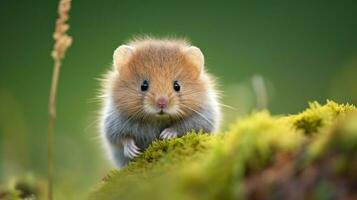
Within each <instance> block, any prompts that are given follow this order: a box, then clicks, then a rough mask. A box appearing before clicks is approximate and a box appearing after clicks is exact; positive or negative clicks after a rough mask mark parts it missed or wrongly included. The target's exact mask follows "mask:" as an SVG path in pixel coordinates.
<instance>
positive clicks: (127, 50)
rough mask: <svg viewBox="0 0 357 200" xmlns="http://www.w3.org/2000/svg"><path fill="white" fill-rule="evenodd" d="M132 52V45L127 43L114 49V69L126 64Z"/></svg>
mask: <svg viewBox="0 0 357 200" xmlns="http://www.w3.org/2000/svg"><path fill="white" fill-rule="evenodd" d="M133 53H134V47H132V46H129V45H121V46H119V47H118V48H117V49H115V51H114V54H113V64H114V67H115V68H116V69H119V68H120V67H121V66H122V65H124V64H126V63H127V62H128V61H129V59H130V57H131V55H132V54H133Z"/></svg>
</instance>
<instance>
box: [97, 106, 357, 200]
mask: <svg viewBox="0 0 357 200" xmlns="http://www.w3.org/2000/svg"><path fill="white" fill-rule="evenodd" d="M356 112H357V111H356V108H355V107H354V106H352V105H340V104H336V103H334V102H332V101H328V102H327V104H326V105H320V104H318V103H316V102H315V103H311V104H310V107H309V108H308V109H307V110H305V111H304V112H302V113H300V114H297V115H291V116H287V117H284V116H277V117H274V116H271V115H270V114H269V113H268V112H266V111H264V112H260V113H254V114H252V115H250V116H248V117H246V118H243V119H239V120H237V122H236V123H233V124H232V125H231V126H230V128H229V130H228V131H227V132H225V133H222V134H218V135H208V134H204V133H198V134H196V133H189V134H187V135H185V136H183V137H182V138H176V139H173V140H169V141H159V140H158V141H155V142H154V143H153V144H152V145H151V146H150V147H149V148H148V149H147V150H146V151H145V152H144V153H143V154H142V155H141V156H140V157H138V158H137V159H136V160H134V161H133V162H132V163H131V164H129V165H128V166H127V167H125V168H123V169H122V170H120V171H118V170H114V171H112V172H111V173H110V174H109V175H108V176H107V177H105V178H104V179H103V182H102V183H101V184H99V185H98V187H97V188H96V189H95V191H94V192H93V194H92V196H91V198H92V199H109V200H110V199H143V198H145V199H151V198H155V199H241V198H253V197H257V195H258V197H259V195H265V196H272V197H273V196H276V195H279V194H285V193H286V195H287V196H285V197H289V195H291V194H290V193H288V191H290V190H289V189H286V188H285V189H283V188H284V187H286V185H289V184H290V185H291V184H302V185H303V184H306V181H308V180H309V179H308V178H309V177H310V179H314V178H316V177H320V178H316V181H314V184H315V186H316V188H317V189H316V191H312V194H306V196H305V197H319V198H320V197H321V198H323V194H324V191H325V190H326V189H328V190H332V191H331V193H329V194H328V196H331V195H335V193H336V191H337V190H339V186H338V185H337V186H336V185H335V184H334V182H333V181H334V180H335V179H333V178H331V177H336V176H338V177H342V178H346V185H347V186H346V185H344V186H345V187H346V188H347V189H346V188H345V190H347V191H348V185H349V184H350V182H351V181H352V183H353V181H357V178H355V175H353V174H352V173H353V167H356V168H357V158H356V155H357V116H356V115H357V114H351V113H356ZM312 134H313V135H314V137H311V136H310V135H312ZM347 163H349V164H350V165H351V166H349V165H346V164H347ZM351 163H352V164H351ZM353 163H355V164H353ZM322 167H324V168H326V167H327V168H326V170H321V171H319V170H318V169H319V168H322ZM356 168H355V169H356ZM312 169H314V170H315V171H314V170H313V171H314V173H313V174H310V175H309V173H311V172H310V171H311V170H312ZM309 170H310V171H309ZM298 172H299V173H298ZM319 173H320V174H319ZM321 173H324V174H321ZM299 174H300V175H299ZM306 174H308V175H306ZM351 174H352V175H351ZM280 176H281V177H280ZM321 177H326V178H321ZM347 177H349V178H347ZM257 180H260V181H257ZM281 180H284V181H281ZM327 183H328V184H327ZM350 185H352V184H350ZM279 188H280V189H279ZM301 188H302V189H301V190H304V187H301ZM331 188H332V189H331ZM302 192H303V194H304V195H305V193H304V192H306V193H308V192H311V191H309V190H306V191H302ZM330 194H331V195H330ZM338 194H340V193H338ZM321 195H322V196H321Z"/></svg>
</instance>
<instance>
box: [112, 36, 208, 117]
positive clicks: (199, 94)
mask: <svg viewBox="0 0 357 200" xmlns="http://www.w3.org/2000/svg"><path fill="white" fill-rule="evenodd" d="M129 45H130V46H133V47H135V52H134V53H133V55H131V57H130V59H128V61H127V62H126V63H124V64H123V65H122V66H115V67H114V69H113V71H112V72H111V73H110V76H111V77H112V81H111V84H112V88H111V89H112V94H113V97H114V101H115V104H116V106H117V109H118V110H120V111H121V112H122V113H124V114H126V115H127V116H128V117H134V118H136V117H137V118H141V119H150V116H149V115H147V113H143V112H142V107H143V106H144V105H145V104H147V105H150V106H153V107H154V106H155V99H156V97H157V96H159V95H167V96H168V97H169V107H172V106H178V109H177V110H179V112H180V113H181V117H185V116H188V115H190V114H191V113H192V112H193V111H192V110H189V109H188V108H187V107H184V106H180V104H183V105H186V106H189V107H191V108H192V109H194V110H198V109H199V106H201V105H202V104H203V102H204V99H203V97H204V95H203V94H204V93H205V91H207V84H211V83H210V82H212V81H211V80H210V79H209V77H208V76H207V75H206V73H205V72H204V71H203V70H202V69H201V68H200V67H199V66H195V64H194V62H192V61H191V60H190V58H189V57H188V56H187V55H185V52H184V51H185V49H187V48H188V47H189V46H190V45H189V44H188V43H187V42H186V41H183V40H156V39H151V38H146V39H144V40H135V41H132V42H130V43H129ZM145 79H146V80H149V84H150V85H149V90H148V91H147V92H142V91H140V84H141V82H142V81H143V80H145ZM175 80H178V81H179V83H180V85H181V88H182V89H181V91H180V92H175V91H174V90H173V81H175ZM172 117H179V114H178V115H175V116H172Z"/></svg>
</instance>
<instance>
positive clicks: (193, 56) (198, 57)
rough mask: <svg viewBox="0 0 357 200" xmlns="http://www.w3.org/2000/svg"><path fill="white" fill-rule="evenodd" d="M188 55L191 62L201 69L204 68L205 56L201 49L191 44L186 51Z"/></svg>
mask: <svg viewBox="0 0 357 200" xmlns="http://www.w3.org/2000/svg"><path fill="white" fill-rule="evenodd" d="M185 53H186V56H188V58H189V60H190V62H192V63H193V64H194V65H195V66H196V67H198V68H199V70H200V71H201V70H203V68H204V65H205V58H204V56H203V54H202V52H201V50H200V49H199V48H197V47H195V46H190V47H188V48H187V49H186V51H185Z"/></svg>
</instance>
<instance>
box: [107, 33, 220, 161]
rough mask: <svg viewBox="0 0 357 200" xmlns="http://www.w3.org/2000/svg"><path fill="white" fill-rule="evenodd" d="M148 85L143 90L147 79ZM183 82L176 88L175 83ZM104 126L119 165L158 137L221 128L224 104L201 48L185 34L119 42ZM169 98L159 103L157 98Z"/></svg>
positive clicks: (108, 90) (208, 131) (111, 73)
mask: <svg viewBox="0 0 357 200" xmlns="http://www.w3.org/2000/svg"><path fill="white" fill-rule="evenodd" d="M144 80H146V81H147V82H148V89H147V90H146V91H142V90H141V85H142V84H143V81H144ZM175 81H176V83H178V84H179V86H180V90H179V91H175V90H174V87H173V84H174V82H175ZM103 86H104V87H103V88H104V90H103V94H104V95H103V110H102V115H101V129H102V130H101V131H102V135H103V136H104V137H103V138H104V143H105V144H106V146H107V148H108V152H109V155H110V157H111V158H112V160H113V161H114V163H115V164H116V166H117V167H122V166H124V165H126V164H127V163H128V162H129V161H130V160H132V159H133V158H134V157H136V156H138V155H139V154H140V153H141V152H142V151H143V150H145V149H146V148H147V147H148V146H149V145H150V144H151V142H152V141H153V140H155V139H159V138H160V139H170V138H173V137H180V136H182V135H183V134H185V133H186V132H188V131H192V130H194V131H200V130H202V131H204V132H207V133H212V132H215V131H217V129H218V127H219V122H220V107H219V103H218V97H217V93H216V91H215V88H214V87H215V85H214V81H213V80H212V78H211V76H210V75H209V74H208V73H207V72H205V69H204V57H203V54H202V52H201V51H200V49H198V48H197V47H194V46H191V45H190V44H189V43H188V42H186V41H184V40H176V39H153V38H144V39H137V40H134V41H131V42H129V43H128V44H127V45H122V46H119V47H118V48H117V49H116V50H115V52H114V55H113V69H112V70H110V71H109V73H107V74H106V77H105V79H104V84H103ZM160 97H164V98H166V99H167V100H168V101H167V106H166V107H165V108H160V107H158V106H157V105H158V103H157V102H158V98H160Z"/></svg>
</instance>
